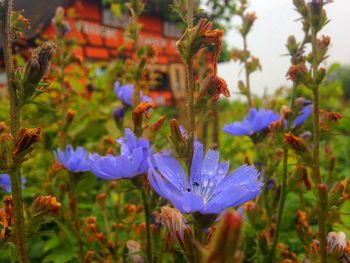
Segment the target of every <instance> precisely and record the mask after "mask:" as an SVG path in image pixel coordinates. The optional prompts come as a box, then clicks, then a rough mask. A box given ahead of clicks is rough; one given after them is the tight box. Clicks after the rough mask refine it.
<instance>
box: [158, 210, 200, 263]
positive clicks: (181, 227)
mask: <svg viewBox="0 0 350 263" xmlns="http://www.w3.org/2000/svg"><path fill="white" fill-rule="evenodd" d="M160 211H161V212H160V218H161V222H162V223H163V224H164V225H166V226H167V228H168V230H169V232H170V234H171V237H172V238H173V240H176V241H177V242H178V244H179V245H180V246H181V248H182V250H183V251H184V253H185V254H186V256H187V257H188V258H192V259H193V258H195V257H196V253H197V251H196V249H195V246H194V243H193V242H194V236H193V232H192V229H191V228H190V226H189V225H188V224H187V222H186V220H185V218H184V217H183V216H182V214H181V213H180V212H179V211H178V210H176V209H175V208H171V207H168V206H163V207H162V208H161V209H160Z"/></svg>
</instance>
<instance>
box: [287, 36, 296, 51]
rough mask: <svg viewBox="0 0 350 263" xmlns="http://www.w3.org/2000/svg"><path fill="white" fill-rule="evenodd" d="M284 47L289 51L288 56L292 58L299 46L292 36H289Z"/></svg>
mask: <svg viewBox="0 0 350 263" xmlns="http://www.w3.org/2000/svg"><path fill="white" fill-rule="evenodd" d="M286 47H287V49H288V51H289V54H290V55H291V56H294V55H295V54H296V53H297V52H298V50H299V45H298V42H297V40H296V39H295V37H294V36H289V37H288V40H287V45H286Z"/></svg>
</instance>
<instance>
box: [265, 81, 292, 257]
mask: <svg viewBox="0 0 350 263" xmlns="http://www.w3.org/2000/svg"><path fill="white" fill-rule="evenodd" d="M297 87H298V84H297V83H296V82H294V83H293V90H292V97H291V101H290V107H291V111H292V112H294V110H295V98H296V91H297ZM291 126H292V122H291V120H288V128H287V132H288V131H290V130H291V128H290V127H291ZM287 177H288V145H286V144H285V145H284V146H283V174H282V183H281V196H280V199H279V202H278V207H277V221H276V230H275V234H274V236H273V242H272V246H271V250H270V253H269V256H268V261H267V262H271V263H274V262H275V259H276V247H277V244H278V238H279V233H280V230H281V225H282V217H283V210H284V204H285V202H286V197H287V193H288V192H287Z"/></svg>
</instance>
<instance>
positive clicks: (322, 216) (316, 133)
mask: <svg viewBox="0 0 350 263" xmlns="http://www.w3.org/2000/svg"><path fill="white" fill-rule="evenodd" d="M311 43H312V56H313V61H312V73H313V78H314V80H316V78H317V72H318V66H319V61H318V50H317V32H316V31H315V29H314V28H312V31H311ZM313 96H314V100H313V167H312V169H313V174H314V177H315V180H316V182H317V185H320V184H322V178H321V172H320V105H319V85H318V84H317V83H315V86H314V87H313ZM319 190H320V189H319ZM321 195H322V193H321V191H319V203H320V205H321V204H322V202H321ZM326 213H327V211H326V208H325V207H320V211H319V217H318V234H319V239H320V254H321V263H327V230H326Z"/></svg>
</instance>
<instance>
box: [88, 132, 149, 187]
mask: <svg viewBox="0 0 350 263" xmlns="http://www.w3.org/2000/svg"><path fill="white" fill-rule="evenodd" d="M117 142H118V143H119V144H120V145H121V154H120V155H119V156H113V155H110V154H109V155H107V156H100V155H98V154H97V153H93V154H90V155H89V166H90V170H91V172H93V173H94V174H95V175H96V176H97V177H99V178H102V179H106V180H115V179H122V178H132V177H135V176H137V175H140V174H145V173H147V171H148V168H149V166H148V163H147V157H148V155H149V153H150V152H151V151H152V150H151V149H150V146H149V142H148V141H147V140H146V139H143V138H137V137H136V136H135V135H134V133H133V132H132V131H131V130H130V129H125V137H122V138H120V139H119V140H117Z"/></svg>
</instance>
